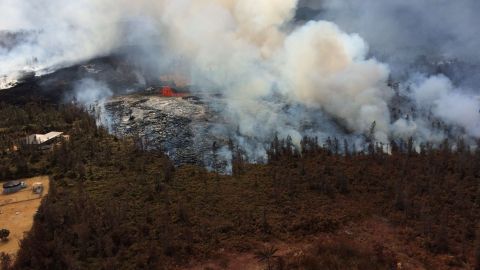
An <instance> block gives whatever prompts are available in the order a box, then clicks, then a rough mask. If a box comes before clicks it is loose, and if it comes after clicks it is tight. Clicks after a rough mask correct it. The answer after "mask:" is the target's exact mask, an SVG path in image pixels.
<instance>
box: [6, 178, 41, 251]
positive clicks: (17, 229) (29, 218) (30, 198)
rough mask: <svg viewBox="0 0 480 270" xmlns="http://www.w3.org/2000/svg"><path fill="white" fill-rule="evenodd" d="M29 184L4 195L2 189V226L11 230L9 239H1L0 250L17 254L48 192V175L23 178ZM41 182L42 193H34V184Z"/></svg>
mask: <svg viewBox="0 0 480 270" xmlns="http://www.w3.org/2000/svg"><path fill="white" fill-rule="evenodd" d="M21 181H24V182H25V183H26V184H27V188H25V189H23V190H21V191H20V192H17V193H14V194H9V195H4V194H1V192H2V191H0V228H5V229H8V230H9V231H10V237H9V240H8V241H6V242H1V241H0V252H5V253H8V254H12V255H14V254H16V253H17V250H18V248H19V243H20V240H21V239H22V238H23V235H24V233H25V232H28V231H29V230H30V229H31V227H32V224H33V216H34V215H35V212H36V211H37V209H38V207H39V206H40V203H41V198H42V197H44V196H45V195H47V194H48V187H49V185H48V184H49V178H48V176H38V177H34V178H29V179H24V180H21ZM37 182H40V183H42V184H43V186H44V192H43V194H42V195H38V194H34V193H33V192H32V186H33V184H34V183H37Z"/></svg>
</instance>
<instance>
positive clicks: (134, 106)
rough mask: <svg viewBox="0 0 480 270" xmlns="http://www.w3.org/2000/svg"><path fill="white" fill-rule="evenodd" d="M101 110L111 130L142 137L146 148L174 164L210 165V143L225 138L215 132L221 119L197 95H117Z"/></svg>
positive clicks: (117, 133)
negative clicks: (157, 151)
mask: <svg viewBox="0 0 480 270" xmlns="http://www.w3.org/2000/svg"><path fill="white" fill-rule="evenodd" d="M103 110H105V114H106V115H107V116H108V121H109V123H108V126H109V128H110V130H111V132H112V133H114V134H115V135H117V136H120V137H125V136H132V137H138V138H141V139H142V140H143V142H144V144H145V147H146V148H147V149H160V150H162V151H164V152H166V153H167V154H168V155H169V156H170V157H171V158H172V159H173V160H174V162H175V163H176V164H177V165H180V164H199V165H205V166H209V167H211V166H212V163H213V160H212V154H213V143H214V142H218V143H220V142H224V141H226V140H228V138H225V137H224V136H222V134H221V133H218V132H216V130H217V128H218V126H219V124H220V123H221V122H222V121H224V120H223V119H222V118H221V117H220V115H219V114H217V113H216V112H215V111H214V110H212V109H211V108H209V106H208V105H207V104H205V103H204V102H202V101H201V100H199V98H196V97H183V98H182V97H162V96H160V95H145V94H133V95H125V96H116V97H113V98H112V99H110V100H108V101H106V102H105V103H104V108H103Z"/></svg>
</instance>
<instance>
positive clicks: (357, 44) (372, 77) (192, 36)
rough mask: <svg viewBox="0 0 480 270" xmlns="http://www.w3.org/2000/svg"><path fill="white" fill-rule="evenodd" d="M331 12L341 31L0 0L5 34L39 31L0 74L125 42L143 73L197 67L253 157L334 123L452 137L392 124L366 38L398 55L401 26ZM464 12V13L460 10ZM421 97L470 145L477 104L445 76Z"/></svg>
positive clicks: (263, 0) (234, 15)
mask: <svg viewBox="0 0 480 270" xmlns="http://www.w3.org/2000/svg"><path fill="white" fill-rule="evenodd" d="M425 1H426V0H425ZM425 1H420V2H421V3H419V4H415V3H413V2H412V1H407V2H408V3H405V4H401V3H399V1H397V2H398V3H397V2H395V1H394V2H395V3H397V4H396V5H393V4H392V6H394V7H395V10H396V12H400V11H398V9H401V8H404V9H405V8H407V9H408V8H409V7H412V6H415V5H417V7H419V8H420V7H421V8H423V7H425V5H424V4H425V3H424V2H425ZM377 2H378V1H377ZM426 2H428V1H426ZM325 3H326V4H327V6H326V7H327V8H328V10H329V11H330V12H329V13H328V14H330V15H331V14H335V16H336V17H335V22H337V24H334V23H333V22H328V21H325V20H319V21H311V22H308V23H306V24H304V25H296V24H295V23H294V22H293V18H294V15H295V10H296V8H297V6H298V1H297V0H175V1H167V0H163V1H153V0H141V1H136V2H135V3H130V2H128V1H125V0H122V1H114V0H78V1H74V2H65V1H59V0H36V1H34V0H16V1H13V0H0V7H4V6H5V7H7V8H5V9H0V28H2V29H3V30H8V31H11V32H15V31H19V30H27V31H30V32H31V33H32V35H31V37H30V38H29V39H27V40H23V41H21V42H19V43H18V44H17V45H16V46H14V47H13V48H11V49H0V75H4V74H11V73H13V72H16V71H18V70H22V69H25V68H26V67H27V68H30V69H34V70H45V69H47V70H48V69H55V68H56V67H58V66H62V65H68V64H71V63H75V62H78V61H82V60H86V59H89V58H91V57H94V56H98V55H103V54H108V53H110V52H112V51H114V50H116V49H118V47H121V46H122V45H139V46H140V47H141V49H142V54H141V55H142V56H143V57H141V58H142V59H140V60H139V59H136V61H138V62H140V63H142V64H144V65H145V66H147V67H148V68H146V69H148V70H152V69H153V70H155V71H156V69H157V68H158V69H159V70H161V69H165V68H168V67H170V66H171V64H172V63H174V62H175V60H178V59H181V61H182V62H184V63H185V65H187V66H188V67H189V68H188V74H183V75H187V76H190V77H191V78H192V83H194V84H196V85H199V86H200V87H201V88H202V89H204V91H207V92H208V91H213V92H220V93H221V94H222V95H223V96H224V97H225V99H224V102H225V104H219V107H221V109H222V110H223V111H222V112H223V115H224V117H225V118H226V119H227V120H228V121H227V122H228V123H229V124H230V125H231V127H230V130H238V131H239V133H240V135H241V138H238V141H239V142H241V141H245V142H247V143H249V144H250V145H254V146H255V147H251V148H252V152H253V151H258V150H256V149H254V148H258V147H257V144H258V143H259V142H260V143H265V142H266V141H268V140H269V139H271V137H272V135H273V134H275V133H277V134H279V135H280V136H282V137H285V136H287V135H290V136H291V137H292V139H293V141H294V142H296V143H298V142H299V141H300V139H301V136H302V135H303V134H309V135H317V136H321V137H324V136H325V135H326V134H325V133H327V134H328V133H334V132H336V131H337V130H332V129H330V127H331V126H332V125H331V123H332V121H330V120H331V119H333V120H334V122H335V123H340V124H341V125H342V127H344V128H345V129H346V133H348V134H353V135H352V136H359V135H361V134H365V133H366V132H368V130H369V128H370V126H371V124H372V123H373V122H374V121H375V122H376V133H375V137H376V139H377V140H380V141H383V142H386V141H388V139H389V137H390V136H392V135H395V136H400V137H406V136H415V137H417V138H420V139H422V140H423V139H432V138H437V139H438V138H440V137H443V136H444V134H438V133H435V132H434V131H432V130H431V129H430V128H429V127H428V125H429V124H428V123H429V122H428V119H426V118H422V117H419V118H416V119H403V118H402V119H399V120H398V119H394V123H393V124H392V120H391V117H390V112H389V104H390V102H391V99H392V96H393V94H394V93H393V90H392V89H390V88H389V87H388V86H387V80H388V78H389V75H390V67H389V66H387V65H386V64H384V63H381V62H380V61H378V60H376V59H374V58H372V57H371V56H369V46H368V45H367V42H366V41H365V40H364V39H363V38H362V37H361V35H362V36H363V35H365V36H366V37H367V41H369V39H370V38H371V39H372V40H373V42H374V46H375V47H376V49H378V48H377V47H381V46H379V45H382V46H383V45H385V52H387V53H388V54H391V53H393V52H395V49H392V48H396V47H398V46H399V45H398V44H392V43H395V42H397V41H398V39H397V38H396V36H395V35H396V34H397V33H392V32H389V31H388V30H391V29H394V28H392V27H393V26H391V25H389V24H388V22H391V20H390V21H389V20H387V19H386V18H382V19H381V20H379V21H377V22H376V25H375V28H373V29H374V30H372V31H368V30H365V29H364V28H365V27H366V26H368V27H370V26H371V25H373V24H371V22H370V21H369V20H367V19H366V18H364V17H360V18H359V20H358V21H356V20H354V19H351V22H350V21H348V20H345V19H344V18H345V17H344V14H350V13H349V9H347V7H349V6H348V4H342V2H334V1H326V2H325ZM344 3H349V4H351V5H353V2H351V1H346V2H344ZM442 3H444V1H442ZM356 5H360V4H355V5H353V6H356ZM444 5H446V4H445V3H444ZM452 5H453V4H452ZM361 7H362V8H363V7H371V8H372V10H371V12H375V11H377V12H378V10H379V9H380V11H382V10H383V9H382V8H384V9H386V8H387V7H391V6H388V5H378V8H377V9H375V5H374V3H373V2H372V1H366V3H365V4H363V5H362V6H361ZM467 7H468V6H463V5H459V6H458V7H457V8H456V9H455V10H456V11H458V12H460V11H461V10H463V8H467ZM344 10H347V11H348V12H347V13H345V12H343V11H344ZM414 10H416V9H414ZM334 11H335V12H334ZM422 14H423V13H422ZM434 14H439V13H434ZM327 17H328V16H327ZM384 19H385V20H384ZM433 19H434V18H430V17H429V18H427V19H424V20H425V24H426V25H432V24H433V22H432V20H433ZM384 22H386V23H384ZM453 23H454V21H448V22H447V25H450V24H453ZM338 25H341V26H342V28H340V27H339V26H338ZM343 27H345V28H343ZM342 29H347V30H348V31H349V32H346V31H344V30H342ZM427 29H431V28H427ZM356 32H357V33H360V34H361V35H359V34H354V33H356ZM400 36H402V35H400ZM459 36H460V38H462V37H465V35H463V34H462V35H459ZM405 42H407V43H408V42H409V41H405ZM405 42H403V43H401V44H405ZM401 44H400V45H401ZM471 44H475V43H471ZM420 45H422V46H423V45H424V43H423V42H422V43H420ZM468 46H469V48H470V47H471V46H473V45H468ZM417 47H421V46H417ZM429 48H430V47H429ZM444 48H449V49H450V46H448V47H442V48H441V49H442V51H443V52H449V51H450V50H446V49H444ZM126 51H128V50H126ZM30 59H35V61H33V62H32V61H30ZM29 61H30V62H32V63H34V64H28V63H29ZM87 86H88V83H87ZM78 89H82V91H83V90H84V89H100V90H101V91H104V90H105V89H104V87H83V86H81V87H78ZM102 89H103V90H102ZM412 89H413V90H412V92H411V94H409V95H407V96H408V98H410V99H413V100H414V102H415V104H416V105H417V106H418V107H422V108H428V110H431V112H432V113H433V114H434V115H435V116H436V117H438V118H440V119H442V120H444V121H445V122H447V123H450V124H452V125H458V126H460V127H463V128H464V129H465V130H466V131H467V133H468V135H470V136H475V137H478V136H480V132H479V128H478V125H477V124H476V123H478V121H477V120H478V119H477V118H478V108H476V106H477V105H478V104H477V103H478V102H477V101H476V100H474V99H472V98H471V97H470V96H468V95H465V94H462V95H460V94H457V90H456V89H454V87H453V86H452V85H451V84H448V83H447V82H446V80H444V79H442V78H441V77H432V78H429V79H428V78H426V79H423V82H418V83H414V84H413V86H412ZM86 91H87V90H86ZM105 91H107V93H108V90H105ZM97 94H98V92H87V94H86V96H87V97H88V98H85V99H86V101H88V100H91V99H101V98H103V96H102V95H97ZM107 96H108V95H107ZM78 98H81V99H83V97H81V96H79V97H78ZM299 107H302V109H298V108H299ZM447 107H448V108H449V110H445V108H447ZM426 110H427V109H426ZM447 112H448V113H447ZM299 113H302V114H304V115H302V116H299V115H298V114H299ZM303 117H305V118H307V117H308V118H310V119H308V120H312V118H313V119H315V118H318V119H322V120H325V121H324V122H325V123H323V124H322V123H319V122H320V121H317V122H315V124H316V126H315V127H313V128H312V127H307V128H306V127H305V126H306V125H305V124H304V123H303V122H304V121H303V119H302V118H303ZM311 122H314V120H313V121H311ZM324 128H329V129H330V130H328V131H327V132H325V130H324ZM260 152H262V151H260Z"/></svg>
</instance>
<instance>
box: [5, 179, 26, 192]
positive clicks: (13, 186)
mask: <svg viewBox="0 0 480 270" xmlns="http://www.w3.org/2000/svg"><path fill="white" fill-rule="evenodd" d="M22 188H23V185H22V182H20V181H10V182H6V183H4V184H3V194H12V193H15V192H18V191H20V190H21V189H22Z"/></svg>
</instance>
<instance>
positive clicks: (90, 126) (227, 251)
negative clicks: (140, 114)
mask: <svg viewBox="0 0 480 270" xmlns="http://www.w3.org/2000/svg"><path fill="white" fill-rule="evenodd" d="M0 112H1V114H0V122H1V123H2V125H6V124H8V123H10V125H8V126H9V127H10V128H9V129H8V130H4V131H3V132H2V136H1V144H2V145H4V146H8V145H10V144H14V143H15V141H16V140H17V139H19V138H22V137H23V136H18V135H16V134H22V129H23V128H24V125H28V126H29V127H31V128H34V129H35V130H32V132H36V133H41V132H43V130H44V124H45V122H44V121H43V119H56V120H55V122H53V123H54V124H55V125H56V126H57V127H62V130H65V131H66V132H68V133H69V134H75V136H72V137H71V138H70V140H69V141H68V142H66V143H64V144H61V145H59V146H56V147H55V149H54V151H53V152H47V153H40V152H36V151H31V150H28V149H20V150H19V151H17V152H1V158H2V163H1V164H2V167H1V168H0V173H1V177H2V179H18V178H24V177H28V176H30V175H35V174H38V173H48V174H51V175H52V176H53V177H52V181H51V182H50V193H49V195H48V197H47V198H46V199H45V200H44V201H43V203H42V205H41V206H40V209H39V212H38V214H37V215H36V218H35V223H34V225H33V229H32V231H31V232H30V233H29V234H28V235H27V236H26V238H25V239H24V240H23V241H22V242H21V249H20V251H19V253H18V255H17V257H16V258H15V263H14V264H12V265H10V264H11V262H13V261H12V260H11V259H9V258H7V257H5V256H3V257H2V258H3V265H4V269H75V268H80V269H92V268H95V269H111V268H148V269H196V268H195V266H199V265H205V267H207V266H208V267H210V268H212V269H221V268H222V267H223V268H227V269H241V266H242V265H249V266H252V267H266V268H270V269H319V268H320V269H364V268H365V267H366V268H368V269H452V268H453V269H455V268H458V269H461V268H463V269H465V268H467V269H468V268H474V267H475V266H476V265H477V266H478V263H479V262H480V258H478V256H476V255H475V254H478V250H480V246H478V244H477V242H478V239H479V235H478V233H477V231H476V224H477V222H478V218H479V217H480V212H479V211H480V208H479V204H478V201H479V193H478V190H479V185H478V181H477V180H478V178H479V175H478V172H479V171H480V168H478V164H480V156H479V152H478V151H472V150H471V149H469V147H467V146H466V145H465V144H464V142H462V141H458V142H456V143H455V144H456V145H458V146H459V147H456V149H452V145H453V144H454V142H449V141H445V142H444V143H443V144H442V147H441V148H439V149H435V148H432V147H431V146H429V145H427V146H425V147H424V148H422V150H421V151H420V152H417V151H415V150H414V149H413V145H414V144H413V142H411V141H409V142H402V143H400V144H398V145H397V144H395V145H394V144H392V145H391V149H392V153H391V154H386V153H384V152H383V151H382V150H381V149H382V148H381V147H380V146H379V145H378V146H377V147H375V143H374V142H373V141H372V142H370V143H369V144H370V145H371V146H368V145H367V146H365V149H369V151H367V152H365V151H355V150H353V148H352V147H351V145H350V144H348V143H345V144H342V143H340V142H339V141H338V139H336V138H332V139H330V140H327V142H326V143H325V144H322V145H321V144H320V143H319V142H318V141H317V140H315V139H313V138H308V137H305V138H304V139H303V140H302V143H301V147H300V148H295V147H294V146H293V145H292V143H291V141H290V140H281V139H278V138H272V143H271V145H270V147H269V151H268V161H267V163H266V164H258V165H252V164H248V163H246V162H245V160H244V159H243V158H242V155H241V152H242V150H241V148H240V147H239V146H237V145H233V144H232V145H231V148H232V153H234V154H233V155H232V163H233V168H234V169H233V175H218V174H215V173H210V172H207V171H206V170H205V169H204V168H202V167H197V166H182V167H180V168H175V167H174V166H173V165H172V162H171V161H170V160H169V159H168V157H166V156H165V155H164V154H163V153H161V152H158V151H146V150H145V148H144V144H143V140H141V139H139V138H138V137H131V138H125V139H118V138H115V137H113V136H112V135H109V134H108V133H107V132H106V131H105V130H104V129H102V128H99V127H97V126H96V124H95V121H94V119H93V118H92V117H91V116H90V115H89V114H88V113H86V112H85V111H83V110H81V109H78V108H76V107H72V106H65V107H60V108H51V109H48V108H45V107H44V106H38V105H35V104H30V105H27V106H26V107H24V108H23V109H22V108H19V107H16V106H12V105H7V104H2V105H1V106H0ZM7 116H8V117H7ZM11 116H14V117H13V118H12V117H11ZM4 148H5V147H2V148H1V149H4ZM341 148H343V149H344V152H345V153H346V155H341V154H340V152H341V150H340V149H341ZM214 149H215V147H214ZM214 149H212V151H215V150H214ZM235 153H238V154H235ZM119 179H121V181H120V180H119ZM119 181H120V182H119ZM92 213H93V214H92ZM476 239H477V240H476ZM139 254H143V255H139Z"/></svg>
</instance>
